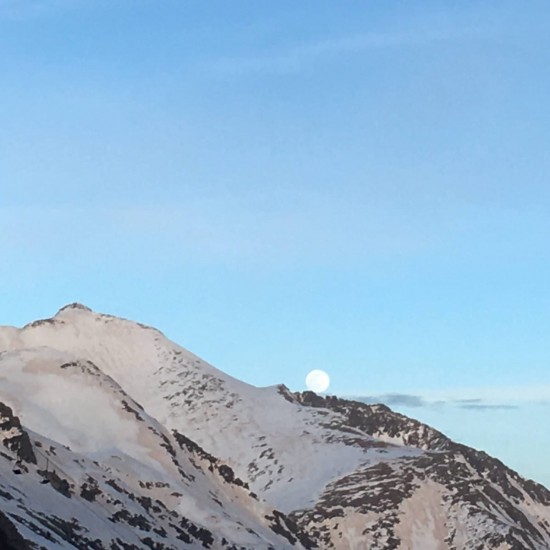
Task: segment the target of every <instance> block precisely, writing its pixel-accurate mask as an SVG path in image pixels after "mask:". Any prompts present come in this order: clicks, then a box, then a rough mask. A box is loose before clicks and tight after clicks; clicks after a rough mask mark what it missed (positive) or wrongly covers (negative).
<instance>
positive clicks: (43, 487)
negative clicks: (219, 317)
mask: <svg viewBox="0 0 550 550" xmlns="http://www.w3.org/2000/svg"><path fill="white" fill-rule="evenodd" d="M0 444H1V445H0V512H1V515H0V548H4V547H5V548H12V547H13V548H17V549H18V548H26V547H30V548H86V549H88V548H94V549H106V548H122V549H130V548H140V549H141V548H154V549H158V550H162V549H178V548H212V549H218V548H240V549H262V548H264V549H268V548H273V549H275V550H279V549H284V548H321V549H323V548H326V549H330V548H334V549H342V550H347V549H356V550H361V549H369V550H371V549H372V550H375V549H384V550H391V549H410V550H430V549H432V548H433V549H456V550H459V549H480V548H483V549H499V550H504V549H520V548H521V549H522V550H523V549H535V550H543V549H548V548H550V493H549V492H548V491H547V490H546V489H545V488H544V487H542V486H540V485H537V484H536V483H534V482H531V481H528V480H525V479H523V478H522V477H521V476H519V475H518V474H517V473H515V472H513V471H512V470H510V469H508V468H507V467H506V466H504V465H503V464H502V463H501V462H499V461H498V460H496V459H494V458H492V457H490V456H488V455H486V454H485V453H482V452H479V451H475V450H473V449H470V448H468V447H465V446H463V445H459V444H457V443H455V442H453V441H451V440H450V439H448V438H447V437H445V436H444V435H443V434H441V433H440V432H438V431H436V430H434V429H432V428H430V427H429V426H426V425H424V424H422V423H420V422H417V421H415V420H412V419H410V418H407V417H405V416H403V415H399V414H396V413H394V412H392V411H391V410H390V409H389V408H388V407H385V406H383V405H366V404H363V403H357V402H354V401H349V400H344V399H338V398H336V397H327V398H323V397H320V396H317V395H315V394H313V393H311V392H304V393H292V392H291V391H289V390H288V388H286V387H284V386H276V387H270V388H255V387H252V386H250V385H248V384H245V383H244V382H241V381H239V380H236V379H234V378H232V377H230V376H228V375H227V374H225V373H223V372H221V371H219V370H217V369H215V368H214V367H213V366H211V365H209V364H207V363H205V362H204V361H202V360H201V359H200V358H198V357H196V356H195V355H193V354H191V353H190V352H188V351H187V350H185V349H184V348H181V347H179V346H177V345H176V344H174V343H173V342H170V341H169V340H167V339H166V338H165V337H164V336H163V335H162V333H160V332H159V331H158V330H156V329H153V328H151V327H148V326H146V325H141V324H138V323H133V322H130V321H126V320H123V319H118V318H116V317H112V316H109V315H101V314H97V313H94V312H93V311H91V310H90V309H89V308H86V307H84V306H81V305H79V304H71V305H70V306H67V307H65V308H63V309H62V310H60V311H59V312H58V313H57V315H55V316H54V317H53V318H51V319H46V320H41V321H35V322H32V323H29V324H28V325H26V326H25V327H23V328H22V329H16V328H13V327H2V328H0ZM2 545H3V546H2Z"/></svg>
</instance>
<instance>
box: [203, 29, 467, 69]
mask: <svg viewBox="0 0 550 550" xmlns="http://www.w3.org/2000/svg"><path fill="white" fill-rule="evenodd" d="M474 32H475V29H473V28H470V27H467V28H447V29H439V30H437V29H428V30H426V29H420V30H413V31H397V32H396V31H394V32H371V33H366V34H360V35H354V36H345V37H341V38H334V39H329V40H320V41H317V42H311V43H307V44H301V45H298V46H295V47H294V48H290V49H288V50H286V51H284V52H281V53H274V52H271V53H267V54H264V55H257V56H240V57H224V58H221V59H219V60H217V61H215V62H213V63H212V64H211V66H210V69H211V71H212V72H213V73H214V74H218V75H236V76H238V75H246V74H251V73H274V74H291V73H296V72H299V71H301V70H302V69H303V68H305V67H306V66H308V65H311V64H312V63H315V62H317V61H320V60H330V59H336V58H338V57H340V56H343V55H352V54H358V53H362V52H366V51H370V50H381V49H388V48H402V47H407V46H409V47H410V46H422V45H425V44H431V43H434V42H443V41H447V40H453V39H457V38H461V37H464V36H468V35H471V34H473V33H474Z"/></svg>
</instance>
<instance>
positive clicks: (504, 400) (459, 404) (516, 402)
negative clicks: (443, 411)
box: [350, 386, 550, 412]
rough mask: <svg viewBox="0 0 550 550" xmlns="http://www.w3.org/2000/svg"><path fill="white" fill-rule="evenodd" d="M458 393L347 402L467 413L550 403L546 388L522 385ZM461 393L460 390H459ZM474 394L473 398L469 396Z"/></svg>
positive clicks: (391, 395) (398, 395)
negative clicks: (446, 409)
mask: <svg viewBox="0 0 550 550" xmlns="http://www.w3.org/2000/svg"><path fill="white" fill-rule="evenodd" d="M460 391H461V390H459V391H455V392H441V393H429V392H428V393H426V394H409V393H385V394H378V395H366V396H350V398H351V399H355V400H357V401H362V402H364V403H369V404H375V403H382V404H384V405H388V406H389V407H407V408H420V407H424V408H441V407H452V408H455V409H463V410H469V411H480V412H483V411H498V410H513V409H518V408H520V407H522V406H525V405H533V404H539V405H543V404H550V387H548V386H540V387H532V386H525V387H520V388H480V389H478V390H475V389H474V390H466V395H465V396H463V397H459V395H460ZM462 391H464V390H462ZM467 393H470V395H476V394H477V395H476V397H469V396H468V395H467Z"/></svg>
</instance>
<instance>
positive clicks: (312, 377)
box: [306, 369, 330, 393]
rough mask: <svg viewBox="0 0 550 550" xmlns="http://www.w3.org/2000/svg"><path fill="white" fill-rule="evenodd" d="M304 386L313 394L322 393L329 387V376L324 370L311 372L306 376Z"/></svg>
mask: <svg viewBox="0 0 550 550" xmlns="http://www.w3.org/2000/svg"><path fill="white" fill-rule="evenodd" d="M306 386H307V389H308V390H310V391H314V392H315V393H321V392H324V391H326V390H327V389H328V387H329V386H330V378H329V375H328V374H327V373H326V372H325V371H324V370H318V369H315V370H312V371H311V372H310V373H309V374H308V375H307V376H306Z"/></svg>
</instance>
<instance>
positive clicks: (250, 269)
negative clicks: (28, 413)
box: [0, 0, 550, 485]
mask: <svg viewBox="0 0 550 550" xmlns="http://www.w3.org/2000/svg"><path fill="white" fill-rule="evenodd" d="M412 4H413V3H406V2H384V3H380V2H362V3H360V2H346V1H344V2H338V3H335V2H323V1H315V2H313V1H304V2H291V1H279V2H271V3H266V2H262V3H259V2H252V1H235V2H231V3H229V2H222V1H218V2H216V1H209V2H199V1H189V2H182V1H180V0H178V1H176V0H166V1H165V0H163V1H152V0H117V2H116V3H114V2H107V1H104V0H49V1H41V0H34V1H31V0H0V75H1V76H0V235H2V238H1V239H0V254H1V258H2V263H1V264H0V284H1V288H2V298H1V311H2V318H1V319H0V322H1V323H4V324H14V325H21V324H24V323H26V322H28V321H29V320H31V319H35V318H38V317H46V316H49V315H51V314H52V313H54V312H55V311H56V310H57V309H58V308H59V307H61V306H62V305H64V304H65V303H68V302H72V301H80V302H83V303H86V304H87V305H89V306H90V307H92V308H93V309H95V310H98V311H105V312H110V313H114V314H118V315H121V316H124V317H129V318H133V319H138V320H140V321H143V322H146V323H150V324H153V325H155V326H158V327H159V328H160V329H162V330H163V331H164V332H165V333H166V334H167V335H168V336H170V337H171V338H173V339H174V340H176V341H178V342H179V343H181V344H182V345H184V346H186V347H187V348H189V349H191V350H193V351H194V352H195V353H197V354H199V355H201V356H203V357H204V358H205V359H207V360H209V361H210V362H212V363H214V364H215V365H216V366H218V367H219V368H221V369H223V370H225V371H227V372H229V373H231V374H233V375H235V376H237V377H239V378H242V379H244V380H246V381H248V382H251V383H253V384H257V385H269V384H274V383H279V382H284V383H286V384H287V385H288V386H289V387H291V388H292V389H303V386H304V378H305V375H306V374H307V372H308V371H309V370H311V369H312V368H321V369H324V370H326V371H327V372H328V373H329V374H330V375H331V379H332V386H331V389H330V391H331V392H333V393H336V394H339V395H364V396H389V397H387V400H388V401H391V402H392V404H393V406H394V407H395V408H396V409H399V410H403V411H404V412H406V413H407V414H411V415H412V416H416V417H418V418H421V419H423V420H426V421H429V422H431V423H432V424H433V425H435V426H436V427H438V428H439V429H442V430H444V431H447V432H448V433H449V434H450V435H452V436H454V437H457V438H458V439H460V440H461V441H464V442H466V443H470V444H472V445H476V446H478V447H484V448H486V449H487V450H489V451H490V452H493V453H495V454H498V455H499V456H500V457H501V458H503V459H504V460H505V461H507V462H508V463H509V464H511V465H512V466H514V467H516V468H517V469H518V470H520V471H521V472H522V473H525V474H526V475H530V476H533V477H535V478H537V479H539V480H543V481H545V482H546V483H547V485H550V477H549V475H550V474H549V473H548V472H546V471H545V469H544V464H543V461H542V457H543V456H545V455H548V453H549V452H550V435H544V434H539V436H538V438H537V441H536V445H537V446H538V447H540V452H537V453H536V456H537V457H538V458H536V459H533V457H532V456H531V458H530V457H529V456H528V454H529V453H527V452H526V451H525V450H521V449H525V448H528V446H529V445H533V444H534V443H533V441H532V440H531V438H530V437H529V436H528V435H527V433H526V430H525V429H524V427H525V425H526V424H527V425H529V423H530V424H536V425H541V423H542V424H544V422H547V421H548V416H549V409H548V403H549V402H550V369H549V365H550V347H549V346H548V333H549V328H550V285H549V281H550V251H549V250H550V249H549V247H548V240H549V237H550V216H548V211H549V207H550V185H549V184H548V182H547V174H548V173H549V168H550V155H549V153H548V147H547V144H548V143H549V141H550V135H549V134H550V109H548V99H547V98H548V97H550V76H549V73H548V70H547V67H548V66H550V37H549V35H548V32H547V29H548V28H549V24H550V9H549V8H548V5H547V3H545V2H536V1H535V2H529V3H527V4H526V3H522V4H521V5H520V4H518V3H517V2H507V1H504V2H502V1H499V2H496V1H485V2H484V1H481V2H468V1H465V2H422V3H414V4H415V5H412ZM395 394H399V395H404V396H412V397H414V398H416V399H417V401H416V402H414V401H407V400H406V399H405V400H403V399H401V400H399V399H395V398H392V396H394V397H395ZM464 399H466V400H477V401H475V402H474V401H472V402H470V403H475V404H477V405H480V406H479V407H477V408H475V407H474V408H469V409H464V408H463V407H462V405H461V403H462V404H464V403H463V402H462V401H460V400H464ZM413 402H414V403H415V406H414V407H411V406H410V405H411V403H413ZM510 407H513V408H510ZM514 419H515V420H514ZM489 432H490V433H489ZM510 438H512V439H513V440H514V441H517V442H518V444H517V445H511V443H510ZM520 448H521V449H520Z"/></svg>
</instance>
